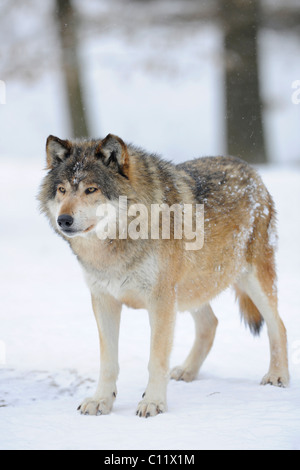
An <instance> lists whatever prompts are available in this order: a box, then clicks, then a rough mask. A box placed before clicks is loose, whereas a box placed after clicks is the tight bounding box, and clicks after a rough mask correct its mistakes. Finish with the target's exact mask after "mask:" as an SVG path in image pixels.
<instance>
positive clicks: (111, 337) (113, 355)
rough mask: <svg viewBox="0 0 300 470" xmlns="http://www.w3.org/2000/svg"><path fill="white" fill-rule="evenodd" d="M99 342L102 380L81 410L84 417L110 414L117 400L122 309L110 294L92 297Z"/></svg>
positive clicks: (100, 378) (81, 406)
mask: <svg viewBox="0 0 300 470" xmlns="http://www.w3.org/2000/svg"><path fill="white" fill-rule="evenodd" d="M92 304H93V310H94V314H95V317H96V321H97V326H98V331H99V339H100V377H99V383H98V387H97V390H96V393H95V395H94V396H93V397H91V398H87V399H86V400H84V402H83V403H82V404H81V405H80V407H79V408H78V409H79V410H80V412H81V413H82V414H85V415H102V414H103V415H104V414H108V413H110V411H111V409H112V406H113V403H114V401H115V398H116V396H117V387H116V382H117V378H118V374H119V364H118V343H119V330H120V318H121V309H122V305H121V303H120V302H118V301H117V300H115V299H114V298H113V297H111V296H110V295H108V294H101V295H99V296H93V295H92Z"/></svg>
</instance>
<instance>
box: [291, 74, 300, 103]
mask: <svg viewBox="0 0 300 470" xmlns="http://www.w3.org/2000/svg"><path fill="white" fill-rule="evenodd" d="M292 89H293V90H295V91H294V92H293V94H292V103H293V104H300V80H295V81H294V82H293V83H292Z"/></svg>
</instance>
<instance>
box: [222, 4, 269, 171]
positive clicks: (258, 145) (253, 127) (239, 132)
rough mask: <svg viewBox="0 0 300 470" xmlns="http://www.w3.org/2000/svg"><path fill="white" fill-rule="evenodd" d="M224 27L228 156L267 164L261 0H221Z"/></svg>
mask: <svg viewBox="0 0 300 470" xmlns="http://www.w3.org/2000/svg"><path fill="white" fill-rule="evenodd" d="M220 2H221V12H222V20H223V23H224V27H225V50H226V106H227V111H226V123H227V143H228V149H227V150H228V153H229V154H231V155H236V156H240V157H241V158H243V159H244V160H246V161H248V162H249V163H266V162H267V155H266V148H265V139H264V129H263V117H262V111H263V107H262V103H261V99H260V92H259V71H258V57H257V33H258V22H259V14H260V11H259V10H260V8H259V0H220Z"/></svg>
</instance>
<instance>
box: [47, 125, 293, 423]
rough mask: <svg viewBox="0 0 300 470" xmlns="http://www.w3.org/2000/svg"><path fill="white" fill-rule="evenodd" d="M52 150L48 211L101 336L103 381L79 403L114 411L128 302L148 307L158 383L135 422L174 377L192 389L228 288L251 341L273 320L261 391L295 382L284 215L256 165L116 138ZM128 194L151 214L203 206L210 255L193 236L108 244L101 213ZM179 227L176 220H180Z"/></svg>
mask: <svg viewBox="0 0 300 470" xmlns="http://www.w3.org/2000/svg"><path fill="white" fill-rule="evenodd" d="M46 153H47V174H46V176H45V178H44V180H43V183H42V186H41V189H40V193H39V200H40V205H41V210H42V211H43V212H44V213H45V214H46V216H47V217H48V219H49V220H50V222H51V225H52V227H53V228H54V230H55V232H56V233H57V234H59V235H60V236H61V237H63V238H64V239H65V240H66V241H67V242H68V244H69V245H70V248H71V250H72V251H73V252H74V254H75V255H76V256H77V258H78V261H79V263H80V265H81V266H82V269H83V272H84V276H85V279H86V282H87V284H88V286H89V288H90V291H91V296H92V306H93V310H94V313H95V317H96V321H97V325H98V329H99V338H100V351H101V367H100V378H99V384H98V387H97V390H96V392H95V395H94V396H93V397H91V398H87V399H86V400H84V401H83V403H82V404H81V405H80V407H79V409H80V411H81V413H83V414H89V415H101V414H107V413H109V412H110V411H111V409H112V406H113V403H114V401H115V399H116V396H117V388H116V382H117V377H118V372H119V365H118V336H119V325H120V315H121V310H122V305H123V304H125V305H127V306H129V307H132V308H137V309H139V308H143V309H147V310H148V312H149V319H150V325H151V352H150V360H149V382H148V384H147V387H146V391H145V393H144V395H143V397H142V400H141V401H140V403H139V404H138V407H137V415H138V416H143V417H149V416H154V415H157V414H159V413H162V412H164V411H166V409H167V384H168V381H169V378H170V376H171V378H172V379H175V380H184V381H187V382H188V381H191V380H194V379H195V378H196V377H197V374H198V371H199V369H200V367H201V365H202V364H203V361H204V360H205V358H206V356H207V355H208V353H209V351H210V349H211V347H212V345H213V341H214V337H215V332H216V328H217V323H218V321H217V318H216V317H215V315H214V313H213V311H212V308H211V306H210V301H211V300H212V299H213V298H214V297H215V296H217V295H218V294H219V293H221V292H222V291H223V290H224V289H226V288H227V287H229V286H232V287H233V289H234V290H235V292H236V296H237V299H238V301H239V305H240V311H241V314H242V316H243V318H244V319H245V322H246V323H247V324H248V325H249V327H250V330H251V332H252V333H253V334H258V333H259V332H260V329H261V327H262V324H263V322H264V321H265V322H266V325H267V328H268V334H269V340H270V352H271V362H270V368H269V371H268V373H267V374H266V375H265V377H264V378H263V380H262V384H272V385H275V386H282V387H285V386H287V385H288V383H289V372H288V359H287V338H286V330H285V327H284V324H283V322H282V320H281V318H280V317H279V314H278V308H277V288H276V269H275V260H274V251H275V245H276V243H275V241H276V214H275V209H274V204H273V201H272V198H271V196H270V194H269V193H268V191H267V189H266V187H265V186H264V184H263V182H262V180H261V178H260V176H259V175H258V174H257V172H256V171H255V170H254V169H253V168H252V167H250V166H249V165H248V164H247V163H245V162H244V161H242V160H240V159H238V158H234V157H205V158H200V159H195V160H193V161H188V162H186V163H182V164H179V165H175V164H173V163H169V162H166V161H164V160H162V159H161V158H159V157H158V156H156V155H151V154H148V153H147V152H145V151H144V150H142V149H140V148H137V147H135V146H133V145H131V144H125V143H124V142H123V140H122V139H121V138H119V137H117V136H114V135H111V134H109V135H108V136H107V137H106V138H105V139H102V140H96V139H95V140H74V141H71V140H61V139H59V138H57V137H54V136H50V137H49V138H48V140H47V145H46ZM124 196H126V198H127V200H128V203H129V205H132V204H139V205H142V206H143V207H146V208H148V209H149V211H148V214H149V213H150V206H151V205H153V204H162V203H164V204H165V205H167V206H172V205H174V204H178V205H182V204H183V203H184V204H192V205H196V204H203V205H204V219H203V222H204V243H203V244H202V245H201V249H197V250H192V251H190V250H187V249H186V243H185V242H186V240H184V237H182V239H179V238H178V237H175V236H174V235H172V234H171V235H170V237H169V239H164V238H162V237H158V238H156V239H153V238H151V236H149V237H135V238H136V239H133V238H130V237H123V236H121V235H122V234H121V233H119V236H116V237H109V236H108V237H106V238H104V239H102V238H101V237H99V233H97V226H98V225H99V224H98V222H99V220H98V216H97V207H99V206H100V205H103V204H106V203H107V202H109V203H111V204H112V205H114V206H116V207H117V206H118V205H119V200H120V197H124ZM144 217H147V215H145V216H144ZM131 220H132V219H130V218H129V219H128V222H127V223H130V221H131ZM170 220H171V223H173V224H174V217H173V218H172V214H171V217H170ZM171 232H172V231H171ZM177 310H178V311H186V310H188V311H190V312H191V314H192V316H193V319H194V321H195V340H194V344H193V346H192V349H191V352H190V354H189V355H188V357H187V358H186V359H185V361H184V362H183V363H182V364H181V365H179V366H177V367H175V368H174V369H173V370H172V371H171V372H169V357H170V352H171V348H172V342H173V332H174V324H175V316H176V311H177ZM233 340H234V339H233Z"/></svg>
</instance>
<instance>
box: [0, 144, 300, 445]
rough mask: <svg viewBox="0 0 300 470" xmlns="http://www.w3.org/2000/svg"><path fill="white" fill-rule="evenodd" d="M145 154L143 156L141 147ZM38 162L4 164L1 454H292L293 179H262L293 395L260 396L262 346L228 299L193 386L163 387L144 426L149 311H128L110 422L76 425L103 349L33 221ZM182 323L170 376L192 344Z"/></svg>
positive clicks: (296, 374) (299, 380)
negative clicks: (156, 409) (159, 406)
mask: <svg viewBox="0 0 300 470" xmlns="http://www.w3.org/2000/svg"><path fill="white" fill-rule="evenodd" d="M149 150H151V149H149ZM43 164H44V162H43V161H39V160H37V159H35V160H34V159H32V160H30V159H23V160H22V159H9V158H2V160H1V161H0V167H1V171H0V201H1V222H0V224H1V231H0V237H1V244H0V260H1V270H0V360H1V359H2V362H3V360H4V359H5V358H4V354H3V353H4V346H5V351H6V361H5V364H2V365H1V366H0V449H106V450H110V449H112V450H113V449H184V450H187V449H300V314H299V307H300V273H299V266H300V249H299V239H300V233H299V231H300V221H299V208H298V204H299V200H300V170H299V169H295V168H290V169H289V168H284V167H279V168H276V167H271V168H270V169H261V170H260V171H261V173H262V175H263V178H264V180H265V182H266V184H267V186H268V188H269V189H270V191H271V193H272V194H273V195H274V198H275V201H276V204H277V208H278V212H279V235H280V246H279V252H278V267H279V294H280V295H279V301H280V312H281V315H282V317H283V319H284V321H285V323H286V326H287V330H288V335H289V356H290V370H291V377H292V381H291V386H290V388H288V389H277V388H273V387H270V386H267V387H261V386H260V385H259V382H260V379H261V378H262V376H263V375H264V373H265V372H266V371H267V368H268V362H269V348H268V340H267V333H266V330H265V329H264V331H263V333H262V335H261V337H260V338H253V337H252V336H251V335H250V333H249V332H248V331H247V330H246V329H245V328H244V325H243V324H241V322H240V319H239V313H238V307H237V305H236V304H235V302H234V297H233V294H232V293H231V292H230V291H228V292H225V293H224V294H222V295H221V296H220V297H219V298H218V299H217V300H215V301H214V303H213V306H214V310H215V312H216V314H217V316H218V318H219V321H220V324H219V329H218V333H217V337H216V342H215V346H214V348H213V350H212V352H211V354H210V355H209V357H208V359H207V361H206V363H205V365H204V366H203V369H202V371H201V373H200V375H199V378H198V380H197V381H195V382H193V383H190V384H186V383H182V382H174V381H172V382H170V385H169V390H168V392H169V393H168V398H169V399H168V402H169V403H168V404H169V411H168V413H166V414H163V415H159V416H157V417H155V418H152V419H147V420H145V419H140V418H138V417H136V416H135V409H136V405H137V403H138V401H139V400H140V398H141V395H142V393H143V392H144V388H145V385H146V382H147V361H148V354H149V333H150V331H149V324H148V318H147V313H146V312H144V311H133V310H130V309H124V312H123V317H122V325H121V338H120V366H121V373H120V378H119V382H118V392H119V393H118V398H117V401H116V403H115V407H114V410H113V413H112V414H111V415H109V416H99V417H92V416H81V415H80V414H79V413H78V412H77V411H76V408H77V406H78V404H79V403H80V402H81V400H82V399H83V398H85V397H86V396H89V395H91V394H92V393H93V391H94V388H95V386H96V381H97V378H98V368H99V359H98V355H99V352H98V350H99V346H98V337H97V331H96V325H95V321H94V318H93V314H92V310H91V306H90V298H89V292H88V289H87V288H86V286H85V284H84V281H83V278H82V274H81V270H80V268H79V266H78V264H77V261H76V260H75V258H74V257H73V255H72V254H71V253H70V251H69V248H68V246H67V245H66V244H65V243H64V242H63V241H62V240H60V239H59V238H58V237H56V236H55V234H54V233H52V231H51V230H50V228H49V226H48V223H47V221H46V220H45V219H44V218H43V217H42V216H40V215H39V213H38V209H37V202H36V201H35V195H36V193H37V190H38V185H39V183H40V180H41V178H42V175H43V171H42V170H41V168H42V167H43ZM192 334H193V332H192V322H191V319H190V317H189V315H188V314H180V315H179V316H178V324H177V329H176V337H175V343H174V350H173V354H172V366H173V365H177V364H178V363H180V362H181V360H182V359H183V357H184V356H185V355H186V354H187V352H188V349H189V348H190V346H191V343H192Z"/></svg>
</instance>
